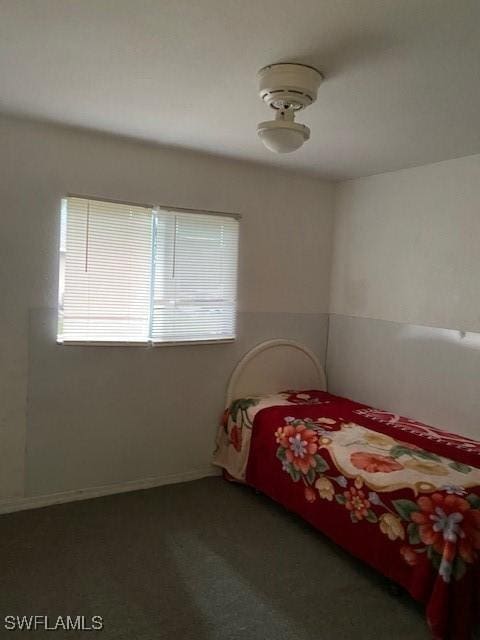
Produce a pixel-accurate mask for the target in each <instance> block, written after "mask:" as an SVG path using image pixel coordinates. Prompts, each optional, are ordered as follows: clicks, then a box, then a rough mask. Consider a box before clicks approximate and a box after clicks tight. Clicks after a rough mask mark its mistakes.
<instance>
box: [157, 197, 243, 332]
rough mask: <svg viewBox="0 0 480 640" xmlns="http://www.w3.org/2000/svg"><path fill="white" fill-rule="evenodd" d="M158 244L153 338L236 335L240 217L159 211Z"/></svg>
mask: <svg viewBox="0 0 480 640" xmlns="http://www.w3.org/2000/svg"><path fill="white" fill-rule="evenodd" d="M154 245H155V257H154V259H155V273H154V279H155V285H154V298H153V309H152V314H153V315H152V327H151V337H152V340H153V341H155V342H172V341H195V340H221V339H229V338H233V337H235V307H236V282H237V247H238V221H237V220H235V219H234V218H232V217H230V216H219V215H208V214H200V213H183V212H176V211H167V210H158V212H157V214H156V228H155V241H154Z"/></svg>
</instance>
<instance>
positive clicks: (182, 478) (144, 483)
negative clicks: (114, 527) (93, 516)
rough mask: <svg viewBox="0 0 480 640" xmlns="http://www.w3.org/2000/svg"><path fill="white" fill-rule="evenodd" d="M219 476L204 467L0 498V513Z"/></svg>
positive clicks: (214, 471) (209, 467) (217, 473)
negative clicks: (124, 480) (33, 494)
mask: <svg viewBox="0 0 480 640" xmlns="http://www.w3.org/2000/svg"><path fill="white" fill-rule="evenodd" d="M217 475H220V471H219V470H218V469H215V468H214V467H211V466H207V467H202V468H200V469H194V470H192V471H186V472H184V473H172V474H168V475H166V476H154V477H151V478H143V479H141V480H129V481H127V482H117V483H113V484H106V485H100V486H97V487H88V488H85V489H73V490H71V491H61V492H58V493H50V494H45V495H40V496H28V497H21V498H6V499H0V514H5V513H13V512H15V511H25V510H27V509H40V508H42V507H48V506H51V505H54V504H64V503H67V502H76V501H79V500H90V499H92V498H100V497H102V496H109V495H115V494H117V493H128V492H130V491H139V490H142V489H153V488H154V487H160V486H163V485H167V484H177V483H179V482H188V481H190V480H200V479H201V478H206V477H208V476H217Z"/></svg>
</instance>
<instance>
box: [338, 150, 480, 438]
mask: <svg viewBox="0 0 480 640" xmlns="http://www.w3.org/2000/svg"><path fill="white" fill-rule="evenodd" d="M334 220H335V224H334V236H333V237H334V243H333V260H332V280H331V306H330V311H331V314H332V315H331V316H330V331H329V346H328V375H329V387H330V389H331V390H332V391H334V392H336V393H339V394H341V395H347V396H349V397H352V398H354V399H357V400H359V401H362V402H365V403H368V404H373V405H376V406H380V407H383V408H387V409H391V410H394V411H397V412H399V413H403V414H404V415H407V416H411V417H414V418H418V419H420V420H424V421H427V422H430V423H433V424H436V425H437V426H443V427H446V428H448V429H451V430H453V431H456V432H459V433H465V434H467V435H471V436H474V437H477V438H480V426H479V420H478V416H479V412H480V404H479V399H478V398H479V394H478V380H479V379H480V334H479V332H480V277H479V274H480V248H479V238H480V156H470V157H465V158H459V159H456V160H450V161H448V162H441V163H438V164H432V165H428V166H423V167H417V168H413V169H406V170H402V171H396V172H392V173H386V174H383V175H377V176H372V177H369V178H362V179H358V180H352V181H349V182H345V183H342V184H339V185H337V188H336V203H335V215H334Z"/></svg>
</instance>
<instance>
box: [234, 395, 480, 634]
mask: <svg viewBox="0 0 480 640" xmlns="http://www.w3.org/2000/svg"><path fill="white" fill-rule="evenodd" d="M283 395H284V396H285V395H286V394H283ZM258 401H259V400H258V399H253V400H249V401H247V402H250V404H255V403H256V402H258ZM288 402H289V404H287V405H285V404H284V405H282V406H271V407H268V408H263V409H261V410H259V411H258V412H257V413H256V415H255V417H254V419H253V425H248V424H247V427H248V428H249V429H251V441H250V450H249V454H248V464H247V469H246V482H247V483H248V484H249V485H251V486H252V487H255V488H256V489H258V490H260V491H261V492H263V493H265V494H266V495H268V496H270V497H271V498H272V499H274V500H275V501H277V502H279V503H281V504H282V505H284V506H285V507H286V508H287V509H289V510H291V511H293V512H295V513H297V514H299V515H300V516H302V518H304V519H305V520H307V521H308V522H309V523H311V524H312V525H313V526H314V527H315V528H317V529H318V530H320V531H322V532H323V533H325V534H326V535H327V536H329V537H330V538H331V539H332V540H333V541H335V542H336V543H338V544H340V545H341V546H342V547H344V548H345V549H347V550H348V551H350V552H351V553H352V554H354V555H355V556H357V557H358V558H361V559H362V560H364V561H365V562H367V563H369V564H370V565H372V566H373V567H375V568H376V569H378V570H379V571H380V572H382V573H383V574H384V575H385V576H387V577H388V578H390V579H392V580H394V581H396V582H397V583H399V584H401V585H403V586H404V587H405V588H406V589H407V590H408V591H409V592H410V594H411V595H412V596H413V597H414V598H415V599H417V600H419V601H421V602H423V603H425V604H426V612H427V620H428V623H429V625H430V628H431V630H432V634H433V637H434V638H436V639H442V640H446V639H455V640H464V639H466V638H469V637H470V634H471V631H472V627H473V624H474V620H475V615H476V613H477V612H478V610H479V607H480V595H479V594H480V560H479V556H480V443H478V442H476V441H473V440H469V439H468V438H463V437H461V436H458V435H454V434H448V433H446V432H444V431H440V430H437V429H434V428H432V427H429V426H427V425H424V424H421V423H418V422H414V421H412V420H409V419H406V418H402V417H400V416H397V415H394V414H391V413H387V412H383V411H377V410H374V409H371V408H369V407H366V406H365V405H361V404H358V403H355V402H352V401H350V400H346V399H344V398H339V397H336V396H333V395H330V394H328V393H325V392H320V391H307V392H305V391H304V392H301V393H297V394H295V393H293V392H292V393H291V395H290V396H289V397H288ZM292 403H293V404H292ZM235 406H236V409H235V411H237V410H238V402H237V405H235ZM238 413H239V414H240V412H238ZM243 427H245V424H243ZM239 428H241V427H240V426H239V425H237V424H235V420H233V419H232V420H231V421H230V423H229V421H228V420H227V421H226V422H225V433H226V434H228V433H229V432H230V431H231V432H232V434H233V433H234V431H233V429H235V430H238V429H239ZM235 433H236V431H235ZM238 437H239V436H238V434H236V435H235V441H232V445H233V446H234V448H235V449H236V448H238ZM231 438H233V435H232V437H231Z"/></svg>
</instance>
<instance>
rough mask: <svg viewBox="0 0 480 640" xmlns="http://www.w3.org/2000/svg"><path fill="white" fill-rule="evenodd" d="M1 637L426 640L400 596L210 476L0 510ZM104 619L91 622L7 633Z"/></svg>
mask: <svg viewBox="0 0 480 640" xmlns="http://www.w3.org/2000/svg"><path fill="white" fill-rule="evenodd" d="M0 576H1V577H0V580H1V583H2V584H1V587H0V636H1V637H9V638H10V637H11V638H15V637H17V638H19V637H25V638H27V637H28V638H33V637H35V638H47V637H48V638H51V639H53V638H55V640H60V638H79V637H85V638H97V637H98V638H99V639H101V640H110V639H111V640H123V639H125V640H158V639H160V640H163V639H165V640H166V639H168V640H170V639H171V640H257V639H258V640H340V639H342V640H344V639H349V638H352V639H355V640H363V639H365V640H367V639H368V640H372V639H375V640H397V639H399V640H401V639H403V638H405V639H407V638H408V639H409V640H426V639H427V638H429V634H428V632H427V629H426V625H425V623H424V619H423V613H422V611H421V609H420V607H418V606H417V605H416V604H415V603H414V602H413V601H412V600H411V599H410V598H409V597H408V596H407V595H405V594H404V595H401V596H400V597H394V596H393V595H391V593H390V591H389V589H388V583H387V581H386V580H384V579H383V578H382V577H381V576H379V575H378V574H377V573H375V572H374V571H371V570H369V569H368V568H366V567H365V566H364V565H363V564H361V563H359V562H357V561H355V560H354V559H352V558H350V557H349V556H348V555H347V554H345V553H344V552H342V551H341V550H339V549H337V548H336V547H335V546H334V545H333V544H331V543H330V542H329V541H328V540H326V539H325V538H324V537H323V536H321V535H320V534H318V533H317V532H315V531H314V530H312V529H311V528H310V527H308V526H307V525H306V524H305V523H303V522H302V521H301V520H300V519H298V518H296V517H295V516H293V515H291V514H289V513H287V512H286V511H285V510H283V509H282V508H281V507H279V506H277V505H275V504H273V503H272V502H270V501H269V500H267V499H266V498H264V497H263V496H260V495H257V494H255V493H254V492H253V491H251V490H250V489H248V488H247V487H241V486H237V485H230V484H228V483H226V482H224V481H223V480H221V479H220V478H206V479H205V480H199V481H196V482H189V483H185V484H178V485H172V486H168V487H160V488H158V489H151V490H148V491H137V492H135V493H129V494H123V495H117V496H109V497H106V498H98V499H96V500H88V501H85V502H77V503H70V504H66V505H60V506H54V507H48V508H45V509H39V510H35V511H29V512H20V513H15V514H9V515H4V516H1V517H0ZM31 614H38V615H49V616H50V617H51V618H55V619H56V616H58V615H63V616H66V615H68V614H69V615H84V616H88V617H90V616H93V615H100V616H102V617H103V620H104V625H105V627H104V629H103V631H101V632H95V631H83V632H74V631H69V632H64V631H56V632H52V631H36V632H18V631H6V630H4V628H3V627H4V623H3V618H4V616H6V615H31Z"/></svg>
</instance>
